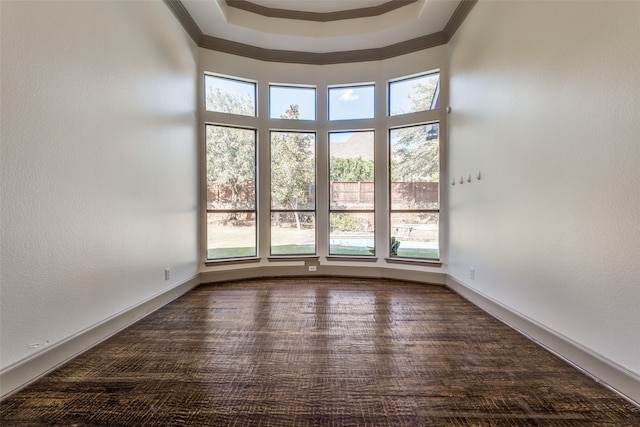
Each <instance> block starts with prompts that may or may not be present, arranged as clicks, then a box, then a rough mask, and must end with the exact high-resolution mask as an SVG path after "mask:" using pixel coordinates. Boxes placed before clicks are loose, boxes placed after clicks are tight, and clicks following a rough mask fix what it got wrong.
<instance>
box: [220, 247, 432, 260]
mask: <svg viewBox="0 0 640 427" xmlns="http://www.w3.org/2000/svg"><path fill="white" fill-rule="evenodd" d="M330 252H331V255H356V256H372V254H371V252H369V249H368V248H362V249H359V248H352V247H341V246H334V247H331V249H330ZM315 253H316V252H315V248H314V247H313V246H309V245H281V246H274V247H273V248H271V254H272V255H314V254H315ZM252 256H256V249H255V248H254V247H238V248H219V249H209V253H208V258H209V259H225V258H243V257H252ZM397 256H398V257H400V258H416V259H439V254H438V252H437V251H435V250H426V251H402V250H400V251H398V255H397Z"/></svg>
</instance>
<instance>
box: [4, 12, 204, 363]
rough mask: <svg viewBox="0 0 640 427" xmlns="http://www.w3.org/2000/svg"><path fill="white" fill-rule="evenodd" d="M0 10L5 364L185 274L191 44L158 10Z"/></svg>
mask: <svg viewBox="0 0 640 427" xmlns="http://www.w3.org/2000/svg"><path fill="white" fill-rule="evenodd" d="M1 7H2V12H1V19H2V110H1V113H2V146H1V147H2V148H1V149H2V151H1V158H2V160H1V161H2V164H1V166H2V167H1V174H2V197H1V220H2V236H1V237H2V247H1V250H2V252H1V256H2V260H1V274H2V277H1V279H2V282H1V286H2V287H1V302H2V307H1V308H2V310H1V314H0V316H1V319H0V320H1V322H0V324H1V336H2V346H1V356H0V358H1V364H2V367H3V368H6V367H7V366H11V365H13V364H15V363H17V362H19V361H21V360H24V359H25V358H27V357H29V356H31V355H34V354H36V353H37V352H40V351H42V350H45V349H46V348H47V347H48V346H52V345H54V344H56V343H58V342H60V341H61V340H64V339H65V338H68V337H70V336H73V335H74V334H76V333H78V332H80V331H82V330H84V329H86V328H88V327H91V326H93V325H95V324H97V323H99V322H101V321H103V320H104V319H106V318H108V317H110V316H113V315H114V314H116V313H119V312H121V311H122V310H125V309H127V308H130V307H132V306H134V305H136V304H138V303H140V302H141V301H144V300H147V299H148V298H150V297H151V296H154V295H157V294H159V293H162V292H164V291H166V290H168V289H169V288H172V287H174V286H176V285H177V284H179V283H181V282H184V281H185V280H186V279H188V278H190V277H192V276H193V275H194V274H197V258H198V256H197V251H198V248H197V223H198V222H197V191H198V190H197V187H198V186H197V174H196V165H197V121H196V117H197V114H196V100H195V98H196V77H197V48H196V47H195V46H194V45H193V43H192V42H191V41H190V39H189V38H188V36H187V35H186V33H185V32H184V30H183V29H182V27H181V26H180V25H179V24H178V22H177V21H176V20H175V18H174V16H173V15H172V13H171V12H170V11H169V9H168V8H167V7H166V5H164V4H163V3H162V2H11V1H2V6H1ZM165 267H170V268H171V272H172V275H171V279H170V280H168V281H165V278H164V269H165Z"/></svg>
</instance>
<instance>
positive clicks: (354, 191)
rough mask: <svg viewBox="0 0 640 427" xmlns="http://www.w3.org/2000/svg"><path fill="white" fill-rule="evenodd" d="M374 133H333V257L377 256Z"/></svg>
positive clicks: (330, 216)
mask: <svg viewBox="0 0 640 427" xmlns="http://www.w3.org/2000/svg"><path fill="white" fill-rule="evenodd" d="M374 190H375V185H374V132H373V131H360V132H331V133H329V198H330V200H329V255H357V256H372V255H375V235H374V226H375V215H374V212H375V199H374V195H375V191H374Z"/></svg>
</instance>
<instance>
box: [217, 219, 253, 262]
mask: <svg viewBox="0 0 640 427" xmlns="http://www.w3.org/2000/svg"><path fill="white" fill-rule="evenodd" d="M256 254H257V252H256V216H255V213H245V212H236V213H207V258H208V259H220V258H236V257H252V256H256Z"/></svg>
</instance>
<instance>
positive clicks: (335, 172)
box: [330, 157, 374, 182]
mask: <svg viewBox="0 0 640 427" xmlns="http://www.w3.org/2000/svg"><path fill="white" fill-rule="evenodd" d="M373 174H374V168H373V161H372V160H363V159H362V157H358V158H343V157H332V158H331V171H330V179H331V181H333V182H358V181H359V182H373Z"/></svg>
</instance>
